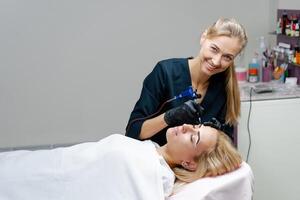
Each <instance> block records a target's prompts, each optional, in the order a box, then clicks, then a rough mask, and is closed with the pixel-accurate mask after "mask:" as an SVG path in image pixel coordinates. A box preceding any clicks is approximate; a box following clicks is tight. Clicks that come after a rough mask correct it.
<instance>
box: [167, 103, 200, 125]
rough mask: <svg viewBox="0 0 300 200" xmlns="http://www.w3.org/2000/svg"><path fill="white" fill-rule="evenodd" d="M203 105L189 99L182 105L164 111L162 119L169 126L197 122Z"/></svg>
mask: <svg viewBox="0 0 300 200" xmlns="http://www.w3.org/2000/svg"><path fill="white" fill-rule="evenodd" d="M203 110H204V109H203V107H202V106H200V104H198V103H196V102H195V101H194V100H189V101H186V102H185V103H183V104H182V105H180V106H178V107H176V108H172V109H170V110H168V111H167V112H166V113H165V116H164V120H165V121H166V123H167V124H168V125H169V126H179V125H182V124H199V123H200V121H199V118H201V116H202V113H203Z"/></svg>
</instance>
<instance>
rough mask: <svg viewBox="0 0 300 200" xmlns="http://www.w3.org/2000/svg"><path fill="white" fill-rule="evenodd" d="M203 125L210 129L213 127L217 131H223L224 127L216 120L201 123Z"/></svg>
mask: <svg viewBox="0 0 300 200" xmlns="http://www.w3.org/2000/svg"><path fill="white" fill-rule="evenodd" d="M203 125H204V126H210V127H213V128H215V129H218V130H221V131H223V130H224V125H223V124H221V122H220V121H219V120H217V119H216V118H214V117H213V118H211V120H210V121H208V122H203Z"/></svg>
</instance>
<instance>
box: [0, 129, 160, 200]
mask: <svg viewBox="0 0 300 200" xmlns="http://www.w3.org/2000/svg"><path fill="white" fill-rule="evenodd" d="M160 167H161V166H160V164H159V160H158V157H157V154H156V151H155V147H154V145H153V143H151V142H150V141H146V142H143V143H141V142H139V141H136V140H133V139H130V138H127V137H125V136H122V135H112V136H109V137H107V138H105V139H103V140H101V141H99V142H94V143H82V144H78V145H74V146H71V147H64V148H57V149H53V150H38V151H14V152H6V153H0V199H1V200H85V199H88V200H93V199H95V200H96V199H97V200H102V199H103V200H110V199H111V200H119V199H122V200H126V199H128V200H135V199H136V200H148V199H149V200H154V199H155V200H160V199H161V200H162V199H164V193H163V183H162V178H161V176H162V174H161V170H160V169H159V168H160Z"/></svg>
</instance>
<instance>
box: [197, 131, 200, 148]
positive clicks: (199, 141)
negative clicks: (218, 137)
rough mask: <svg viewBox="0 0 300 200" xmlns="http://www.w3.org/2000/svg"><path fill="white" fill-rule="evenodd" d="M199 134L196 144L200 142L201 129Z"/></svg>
mask: <svg viewBox="0 0 300 200" xmlns="http://www.w3.org/2000/svg"><path fill="white" fill-rule="evenodd" d="M197 134H198V140H197V142H196V145H197V144H198V143H199V142H200V131H199V130H198V132H197Z"/></svg>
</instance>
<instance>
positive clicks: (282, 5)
mask: <svg viewBox="0 0 300 200" xmlns="http://www.w3.org/2000/svg"><path fill="white" fill-rule="evenodd" d="M278 8H279V9H289V10H299V9H300V1H299V0H278Z"/></svg>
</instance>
